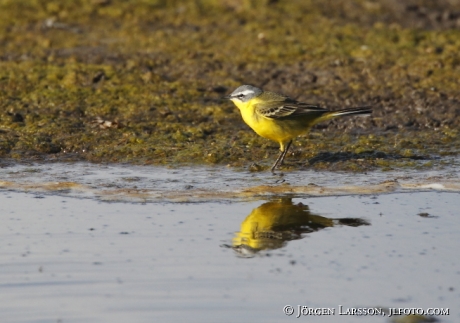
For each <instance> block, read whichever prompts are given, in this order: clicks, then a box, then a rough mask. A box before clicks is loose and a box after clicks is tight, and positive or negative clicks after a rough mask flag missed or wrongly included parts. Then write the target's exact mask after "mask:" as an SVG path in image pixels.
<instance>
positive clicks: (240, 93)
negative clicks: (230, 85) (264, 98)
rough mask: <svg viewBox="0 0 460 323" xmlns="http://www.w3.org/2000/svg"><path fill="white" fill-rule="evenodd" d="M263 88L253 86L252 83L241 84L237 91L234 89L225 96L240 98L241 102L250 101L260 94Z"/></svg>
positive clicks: (233, 98) (231, 98)
mask: <svg viewBox="0 0 460 323" xmlns="http://www.w3.org/2000/svg"><path fill="white" fill-rule="evenodd" d="M261 93H262V90H261V89H259V88H257V87H255V86H252V85H241V86H240V87H239V88H237V89H236V90H235V91H233V92H232V93H231V94H230V95H228V96H226V97H225V98H227V99H229V100H239V101H241V102H248V101H249V100H251V99H252V98H255V97H256V96H258V95H260V94H261Z"/></svg>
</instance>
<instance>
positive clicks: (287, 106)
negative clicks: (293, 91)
mask: <svg viewBox="0 0 460 323" xmlns="http://www.w3.org/2000/svg"><path fill="white" fill-rule="evenodd" d="M255 109H256V112H257V113H258V114H259V115H261V116H263V117H265V118H271V119H280V118H290V117H296V116H302V115H308V114H315V115H318V114H320V115H321V114H323V113H325V112H327V111H328V110H326V109H324V108H321V107H319V106H317V105H313V104H308V103H303V102H298V101H295V100H292V99H289V98H285V99H284V100H283V101H271V102H261V103H257V104H255Z"/></svg>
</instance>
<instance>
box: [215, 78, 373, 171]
mask: <svg viewBox="0 0 460 323" xmlns="http://www.w3.org/2000/svg"><path fill="white" fill-rule="evenodd" d="M223 99H227V100H230V101H232V102H233V103H234V104H235V105H236V107H237V108H238V109H239V110H240V112H241V116H242V118H243V121H244V122H245V123H246V124H247V125H248V126H249V127H251V128H252V130H254V131H255V132H256V133H257V134H258V135H259V136H261V137H264V138H267V139H270V140H273V141H275V142H278V143H279V145H280V154H279V156H278V158H277V159H276V161H275V163H274V164H273V166H272V168H271V172H272V173H275V169H276V168H277V167H279V166H281V165H282V164H283V161H284V158H285V157H286V154H287V152H288V150H289V147H290V146H291V144H292V141H293V139H294V138H296V137H298V136H300V135H302V134H305V133H307V132H308V131H309V130H310V129H311V127H312V126H314V125H315V124H317V123H319V122H322V121H326V120H329V119H333V118H336V117H341V116H347V115H370V114H371V112H372V108H371V107H370V106H363V107H355V108H346V109H342V110H337V111H330V110H327V109H325V108H322V107H320V106H318V105H315V104H309V103H304V102H299V101H297V100H294V99H292V98H290V97H288V96H286V95H283V94H279V93H275V92H270V91H264V90H262V89H260V88H258V87H255V86H252V85H241V86H240V87H238V88H237V89H236V90H234V91H233V92H232V93H231V94H229V95H227V96H225V97H224V98H223Z"/></svg>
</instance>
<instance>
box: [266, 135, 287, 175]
mask: <svg viewBox="0 0 460 323" xmlns="http://www.w3.org/2000/svg"><path fill="white" fill-rule="evenodd" d="M291 144H292V140H291V141H289V142H288V143H287V145H286V147H284V150H283V151H282V152H281V153H280V155H279V156H278V158H277V159H276V161H275V163H274V164H273V166H272V168H271V171H272V173H274V172H275V168H276V167H278V166H280V165H282V164H283V161H284V157H286V154H287V152H288V150H289V147H290V146H291Z"/></svg>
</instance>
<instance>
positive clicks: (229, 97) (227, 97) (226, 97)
mask: <svg viewBox="0 0 460 323" xmlns="http://www.w3.org/2000/svg"><path fill="white" fill-rule="evenodd" d="M231 99H232V96H231V95H226V96H224V97H222V98H221V100H231Z"/></svg>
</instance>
